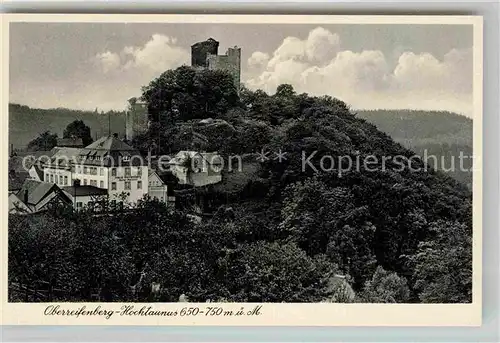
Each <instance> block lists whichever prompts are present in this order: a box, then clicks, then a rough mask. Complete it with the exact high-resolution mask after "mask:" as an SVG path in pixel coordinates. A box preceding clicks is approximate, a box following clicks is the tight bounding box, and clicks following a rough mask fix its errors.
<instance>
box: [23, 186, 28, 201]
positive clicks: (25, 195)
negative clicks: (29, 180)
mask: <svg viewBox="0 0 500 343" xmlns="http://www.w3.org/2000/svg"><path fill="white" fill-rule="evenodd" d="M23 200H24V203H25V204H28V190H27V189H25V190H24V199H23Z"/></svg>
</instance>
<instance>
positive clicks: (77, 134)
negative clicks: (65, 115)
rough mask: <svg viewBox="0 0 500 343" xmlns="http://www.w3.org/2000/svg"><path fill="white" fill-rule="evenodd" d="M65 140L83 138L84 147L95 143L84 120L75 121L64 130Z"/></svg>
mask: <svg viewBox="0 0 500 343" xmlns="http://www.w3.org/2000/svg"><path fill="white" fill-rule="evenodd" d="M63 138H81V139H82V142H83V145H84V146H87V145H89V144H90V143H92V142H93V141H94V140H93V139H92V135H91V133H90V127H88V126H87V125H85V123H84V122H83V120H75V121H73V122H71V123H69V124H68V126H66V129H64V132H63Z"/></svg>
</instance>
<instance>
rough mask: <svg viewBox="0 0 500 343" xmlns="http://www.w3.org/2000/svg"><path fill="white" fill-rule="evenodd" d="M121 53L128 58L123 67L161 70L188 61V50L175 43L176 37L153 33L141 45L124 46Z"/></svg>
mask: <svg viewBox="0 0 500 343" xmlns="http://www.w3.org/2000/svg"><path fill="white" fill-rule="evenodd" d="M123 53H124V54H125V55H126V56H127V57H128V58H130V59H129V60H128V62H127V63H126V64H125V66H124V68H125V69H129V68H146V69H150V70H152V71H155V72H163V71H165V70H167V69H171V68H176V67H179V66H181V65H182V64H186V63H188V61H189V57H190V55H189V52H188V51H187V50H186V49H184V48H182V47H179V46H178V45H177V39H176V38H173V37H168V36H165V35H161V34H154V35H153V36H152V37H151V39H150V40H149V41H148V42H146V44H144V46H142V47H130V46H129V47H126V48H125V49H123Z"/></svg>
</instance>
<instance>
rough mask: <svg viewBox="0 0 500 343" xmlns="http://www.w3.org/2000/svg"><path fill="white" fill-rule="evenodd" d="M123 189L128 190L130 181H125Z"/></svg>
mask: <svg viewBox="0 0 500 343" xmlns="http://www.w3.org/2000/svg"><path fill="white" fill-rule="evenodd" d="M125 189H126V190H130V181H125Z"/></svg>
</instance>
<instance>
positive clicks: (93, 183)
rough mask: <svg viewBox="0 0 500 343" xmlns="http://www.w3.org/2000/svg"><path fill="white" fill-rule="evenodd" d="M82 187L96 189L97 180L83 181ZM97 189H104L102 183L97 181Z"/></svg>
mask: <svg viewBox="0 0 500 343" xmlns="http://www.w3.org/2000/svg"><path fill="white" fill-rule="evenodd" d="M83 185H84V186H87V185H90V186H94V187H97V180H87V179H83ZM99 188H104V181H99Z"/></svg>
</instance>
